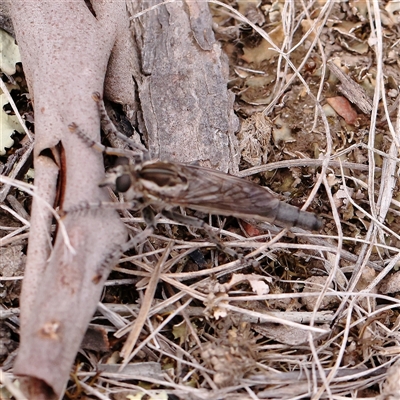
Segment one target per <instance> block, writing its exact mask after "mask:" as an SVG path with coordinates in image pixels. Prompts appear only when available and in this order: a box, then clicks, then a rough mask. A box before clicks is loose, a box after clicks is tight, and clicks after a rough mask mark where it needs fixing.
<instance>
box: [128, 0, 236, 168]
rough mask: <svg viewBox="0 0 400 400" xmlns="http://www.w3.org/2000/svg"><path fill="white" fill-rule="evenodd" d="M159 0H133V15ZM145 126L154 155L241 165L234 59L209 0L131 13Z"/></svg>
mask: <svg viewBox="0 0 400 400" xmlns="http://www.w3.org/2000/svg"><path fill="white" fill-rule="evenodd" d="M157 3H159V1H151V2H149V1H146V2H143V3H140V2H136V1H128V3H127V4H128V10H129V12H130V14H131V15H132V16H134V15H135V14H136V13H138V12H140V11H142V9H144V8H147V7H150V6H152V5H154V4H157ZM132 31H133V33H134V39H135V44H136V45H135V49H136V52H137V55H136V59H137V60H138V61H137V64H136V69H135V71H134V72H135V74H134V76H135V79H136V83H137V85H138V96H139V99H140V107H141V110H140V111H141V112H140V115H139V122H140V130H141V131H142V132H143V133H144V134H145V136H146V141H147V145H148V148H149V151H150V153H151V155H152V156H153V157H154V158H160V159H162V160H170V161H171V160H172V161H179V162H185V163H191V162H195V161H198V162H200V164H201V165H204V166H209V167H212V168H215V169H219V170H221V171H224V172H228V171H230V172H231V173H236V172H237V171H238V160H237V157H235V153H236V151H235V148H236V143H235V139H234V135H233V133H234V131H235V130H236V129H235V128H236V124H237V119H236V117H235V116H234V114H233V94H232V93H229V92H228V90H227V68H228V64H227V60H226V59H225V56H224V55H223V53H222V51H221V47H220V45H219V43H217V42H216V40H215V38H214V34H213V32H212V29H211V15H210V12H209V10H208V4H207V3H205V2H187V3H169V4H164V5H161V6H159V7H157V8H156V9H154V10H151V11H148V12H146V13H144V14H143V15H142V16H140V17H138V18H133V19H132Z"/></svg>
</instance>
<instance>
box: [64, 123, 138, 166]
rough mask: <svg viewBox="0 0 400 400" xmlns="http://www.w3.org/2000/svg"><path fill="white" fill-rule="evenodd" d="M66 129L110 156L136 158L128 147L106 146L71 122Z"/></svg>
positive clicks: (134, 153)
mask: <svg viewBox="0 0 400 400" xmlns="http://www.w3.org/2000/svg"><path fill="white" fill-rule="evenodd" d="M68 129H69V131H70V132H71V133H73V134H74V135H76V136H78V137H79V139H81V140H82V141H83V142H84V143H85V144H86V145H87V146H88V147H91V148H92V149H93V150H96V151H97V152H99V153H103V154H108V155H111V156H117V157H132V158H136V159H137V158H138V153H137V152H134V151H132V150H128V149H116V148H114V147H107V146H104V145H102V144H101V143H99V142H96V141H95V140H93V139H91V138H90V137H89V136H88V135H87V134H86V133H85V132H83V131H82V130H81V129H80V128H79V126H78V125H77V124H76V123H75V122H72V123H71V124H69V125H68Z"/></svg>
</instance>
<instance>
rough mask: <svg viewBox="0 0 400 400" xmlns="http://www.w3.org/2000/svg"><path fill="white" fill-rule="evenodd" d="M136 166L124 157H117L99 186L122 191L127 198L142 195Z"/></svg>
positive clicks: (135, 197) (130, 198)
mask: <svg viewBox="0 0 400 400" xmlns="http://www.w3.org/2000/svg"><path fill="white" fill-rule="evenodd" d="M137 167H139V165H138V166H136V165H134V164H131V163H130V162H129V159H128V158H126V157H119V158H118V159H117V162H116V163H115V165H114V167H113V168H110V169H109V170H108V171H107V173H106V176H105V178H104V180H103V181H102V182H100V184H99V186H100V187H105V186H108V187H110V188H111V189H112V190H114V191H117V192H119V193H124V195H125V198H126V199H127V200H132V199H137V198H141V197H143V193H142V191H141V188H140V180H139V179H138V171H137V169H138V168H137Z"/></svg>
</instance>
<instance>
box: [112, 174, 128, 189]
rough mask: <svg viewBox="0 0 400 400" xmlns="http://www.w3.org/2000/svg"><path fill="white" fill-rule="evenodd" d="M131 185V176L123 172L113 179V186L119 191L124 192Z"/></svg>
mask: <svg viewBox="0 0 400 400" xmlns="http://www.w3.org/2000/svg"><path fill="white" fill-rule="evenodd" d="M130 187H131V177H130V176H129V175H128V174H123V175H121V176H119V177H118V178H117V179H116V180H115V188H116V189H117V191H118V192H120V193H125V192H126V191H127V190H128V189H129V188H130Z"/></svg>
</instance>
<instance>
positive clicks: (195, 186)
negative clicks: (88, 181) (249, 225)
mask: <svg viewBox="0 0 400 400" xmlns="http://www.w3.org/2000/svg"><path fill="white" fill-rule="evenodd" d="M101 186H110V187H112V188H113V189H115V190H117V191H119V192H121V193H125V197H126V199H127V200H132V199H139V198H140V199H142V200H143V201H144V203H145V204H151V205H156V206H157V205H159V206H161V207H163V208H168V207H169V208H171V207H177V206H181V207H186V208H190V209H193V210H198V211H202V212H205V213H211V214H216V215H225V216H235V217H238V218H247V219H255V220H259V221H267V222H271V223H276V224H277V225H280V226H283V227H292V226H297V227H300V228H304V229H307V230H320V229H321V227H322V222H321V220H320V219H319V218H318V217H317V216H316V215H315V214H313V213H310V212H306V211H301V210H300V209H298V208H297V207H294V206H291V205H289V204H286V203H284V202H282V201H280V200H279V199H277V198H276V197H274V196H273V195H271V194H270V193H268V192H267V191H266V190H265V189H264V188H263V187H261V186H259V185H257V184H255V183H253V182H250V181H247V180H245V179H242V178H238V177H235V176H232V175H228V174H225V173H223V172H219V171H216V170H213V169H209V168H205V167H199V166H195V165H187V164H180V163H171V162H165V161H144V162H142V163H136V164H133V163H129V162H128V160H127V159H125V161H124V162H120V163H119V165H116V166H115V167H114V168H112V169H110V170H109V171H108V172H107V175H106V179H105V180H104V181H103V182H102V183H101Z"/></svg>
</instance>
